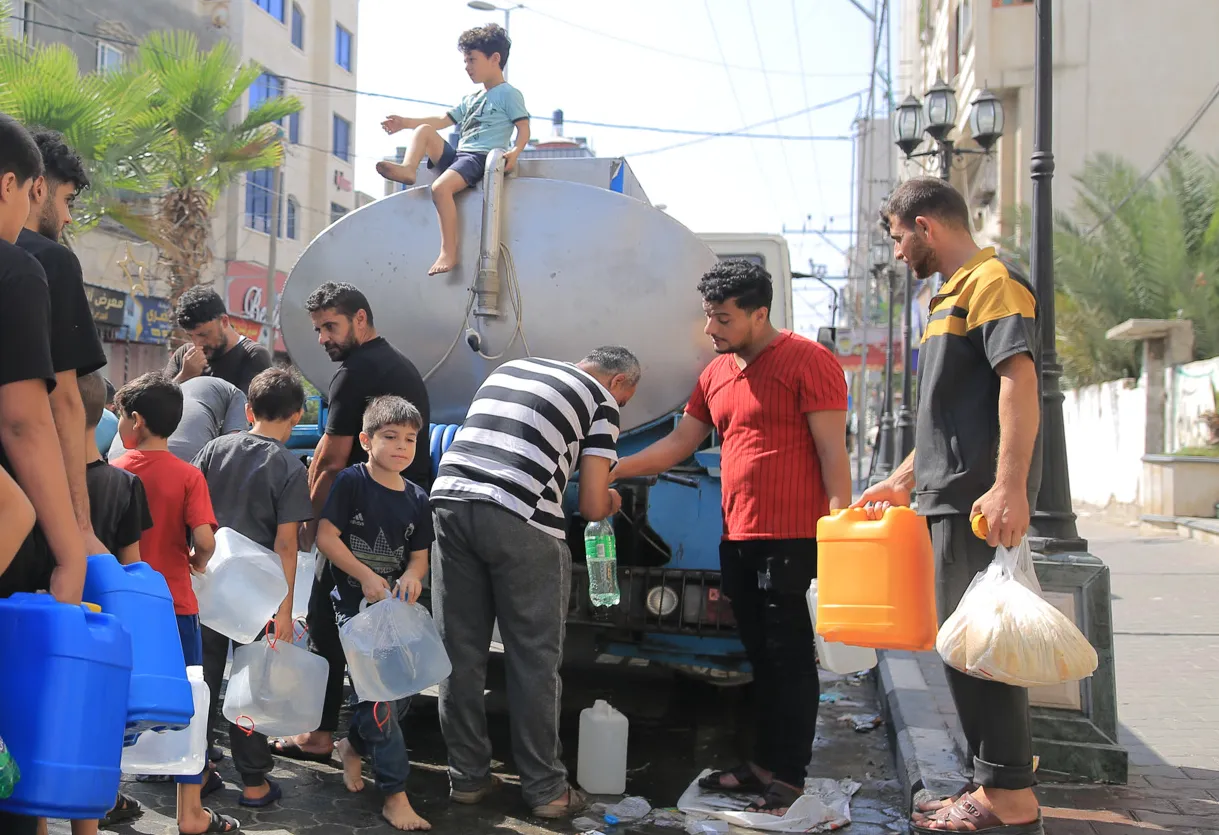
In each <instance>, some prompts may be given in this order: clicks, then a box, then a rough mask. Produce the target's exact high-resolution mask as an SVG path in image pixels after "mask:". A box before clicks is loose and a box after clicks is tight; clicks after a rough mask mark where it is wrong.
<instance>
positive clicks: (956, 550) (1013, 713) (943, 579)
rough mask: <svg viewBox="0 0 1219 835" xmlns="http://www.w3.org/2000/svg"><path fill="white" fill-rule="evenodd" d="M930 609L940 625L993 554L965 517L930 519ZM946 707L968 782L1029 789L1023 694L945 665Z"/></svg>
mask: <svg viewBox="0 0 1219 835" xmlns="http://www.w3.org/2000/svg"><path fill="white" fill-rule="evenodd" d="M927 524H928V526H929V527H930V528H931V545H932V548H933V549H934V551H935V576H936V608H937V609H938V611H939V619H940V624H941V625H943V623H944V621H945V620H947V619H948V616H949V615H951V614H952V613H953V612H954V611H956V608H957V604H958V603H960V602H961V598H962V597H963V596H964V595H965V590H966V589H967V588H969V584H970V583H971V582H973V578H974V576H975V575H976V574H977V573H978V572H979V571H982V570H984V569H985V568H986V567H987V566H988V565H990V562H991V560H993V559H994V557H995V549H994V548H991V547H990V546H988V545H987V544H986V541H985V540H982V539H978V538H977V537H976V536H974V533H973V531H972V530H970V527H969V518H968V517H967V516H932V517H928V519H927ZM945 667H946V669H947V670H948V686H949V689H951V690H952V701H953V703H954V704H955V705H956V708H957V716H959V717H960V719H961V728H962V730H964V731H965V740H966V742H967V743H968V744H969V751H968V752H967V753H968V755H969V757H970V758H972V760H973V766H974V776H973V781H974V782H975V783H977V784H978V785H980V786H986V787H987V788H995V789H1012V790H1015V789H1027V788H1032V786H1033V785H1034V783H1035V781H1034V779H1033V739H1032V732H1031V727H1032V725H1031V719H1030V716H1029V691H1028V690H1026V689H1025V688H1023V687H1012V686H1011V685H1009V684H1000V683H999V682H997V681H986V680H985V679H980V678H974V677H973V676H968V675H965V673H962V672H960V671H958V670H955V669H953V668H952V667H948V666H947V665H945Z"/></svg>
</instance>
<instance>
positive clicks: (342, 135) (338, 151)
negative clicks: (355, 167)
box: [334, 113, 351, 162]
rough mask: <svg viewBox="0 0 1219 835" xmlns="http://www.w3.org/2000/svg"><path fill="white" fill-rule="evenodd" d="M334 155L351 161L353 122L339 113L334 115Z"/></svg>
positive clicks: (345, 160) (344, 160)
mask: <svg viewBox="0 0 1219 835" xmlns="http://www.w3.org/2000/svg"><path fill="white" fill-rule="evenodd" d="M334 155H335V156H336V157H338V158H339V159H341V160H343V162H351V122H349V121H347V120H346V119H344V118H343V117H342V116H339V115H338V114H337V113H336V114H335V117H334Z"/></svg>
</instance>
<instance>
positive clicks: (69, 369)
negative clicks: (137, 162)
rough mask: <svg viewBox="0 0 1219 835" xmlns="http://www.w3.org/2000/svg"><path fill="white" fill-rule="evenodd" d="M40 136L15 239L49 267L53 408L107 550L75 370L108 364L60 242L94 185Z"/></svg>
mask: <svg viewBox="0 0 1219 835" xmlns="http://www.w3.org/2000/svg"><path fill="white" fill-rule="evenodd" d="M34 141H35V142H36V143H37V144H38V150H39V151H41V152H42V164H43V175H42V176H41V177H38V178H36V179H35V180H34V182H33V185H31V186H30V213H29V216H28V217H27V218H26V222H25V228H24V229H22V230H21V234H20V235H19V236H18V237H17V246H19V247H21V248H22V249H24V250H25V251H26V252H28V253H29V254H30V255H33V256H34V258H35V259H36V260H37V261H38V263H39V264H41V265H42V269H43V271H44V272H45V273H46V275H47V287H48V289H49V290H50V293H51V360H52V362H53V363H54V366H55V381H56V384H55V389H54V390H53V391H52V392H51V415H52V416H53V417H54V419H55V431H56V433H57V434H58V435H59V448H60V451H61V452H62V454H63V460H64V467H65V468H66V470H67V474H68V490H69V492H70V493H71V494H72V512H73V514H74V515H75V516H76V523H77V525H78V526H79V527H80V530H81V534H82V536H84V538H85V547H86V548H87V549H88V552H89V553H90V554H98V553H105V551H106V546H105V545H103V544H102V543H101V542H100V541H98V539H97V537H96V536H94V535H93V523H92V521H90V520H91V516H90V513H89V491H88V488H87V486H86V484H85V407H84V404H83V403H82V402H81V399H80V389H79V388H78V387H77V385H76V378H77V376H78V375H82V376H83V375H85V374H91V373H93V372H94V371H96V370H98V369H99V368H101V367H102V366H104V365H105V364H106V352H105V351H104V350H103V349H102V342H101V339H100V338H99V337H98V335H97V328H96V326H94V324H93V313H92V310H91V308H90V306H89V298H88V296H86V295H85V284H84V278H83V276H82V274H81V268H80V261H79V260H78V259H77V257H76V255H75V253H73V252H72V250H70V249H68V248H67V247H66V246H64V245H63V244H61V243H59V238H60V235H62V234H63V230H64V229H65V228H67V225H68V224H69V223H71V222H72V209H73V204H74V202H75V200H76V196H77V195H78V194H80V193H81V192H82V191H84V190H85V189H87V188H88V187H89V178H88V177H87V176H86V175H85V169H84V166H83V165H82V163H81V159H80V157H79V156H78V155H77V153H76V152H75V151H74V150H72V149H71V148H70V147H69V146H68V145H67V143H65V142H64V140H63V137H62V136H61V135H60V134H58V133H55V132H54V131H39V132H37V133H35V134H34Z"/></svg>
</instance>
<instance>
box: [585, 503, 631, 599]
mask: <svg viewBox="0 0 1219 835" xmlns="http://www.w3.org/2000/svg"><path fill="white" fill-rule="evenodd" d="M584 564H585V565H586V566H587V567H588V599H589V600H590V601H591V602H592V604H593V605H594V606H617V605H618V603H619V601H621V599H622V595H621V594H619V592H618V552H617V548H616V546H615V544H614V526H613V525H612V524H611V523H610V520H609V519H602V520H601V521H600V522H589V523H588V526H587V527H585V528H584Z"/></svg>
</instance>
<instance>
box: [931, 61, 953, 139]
mask: <svg viewBox="0 0 1219 835" xmlns="http://www.w3.org/2000/svg"><path fill="white" fill-rule="evenodd" d="M923 108H924V110H925V111H926V113H927V135H928V136H930V137H931V138H932V139H935V140H937V141H940V142H942V141H943V140H945V139H947V138H948V134H949V132H950V131H951V130H952V129H953V128H955V127H956V126H957V91H956V90H954V89H952V85H951V84H949V83H948V82H946V81H944V77H943V76H941V75H937V76H936V77H935V84H933V85H932V86H931V89H930V90H928V91H927V101H926V102H925V103H924V105H923Z"/></svg>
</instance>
